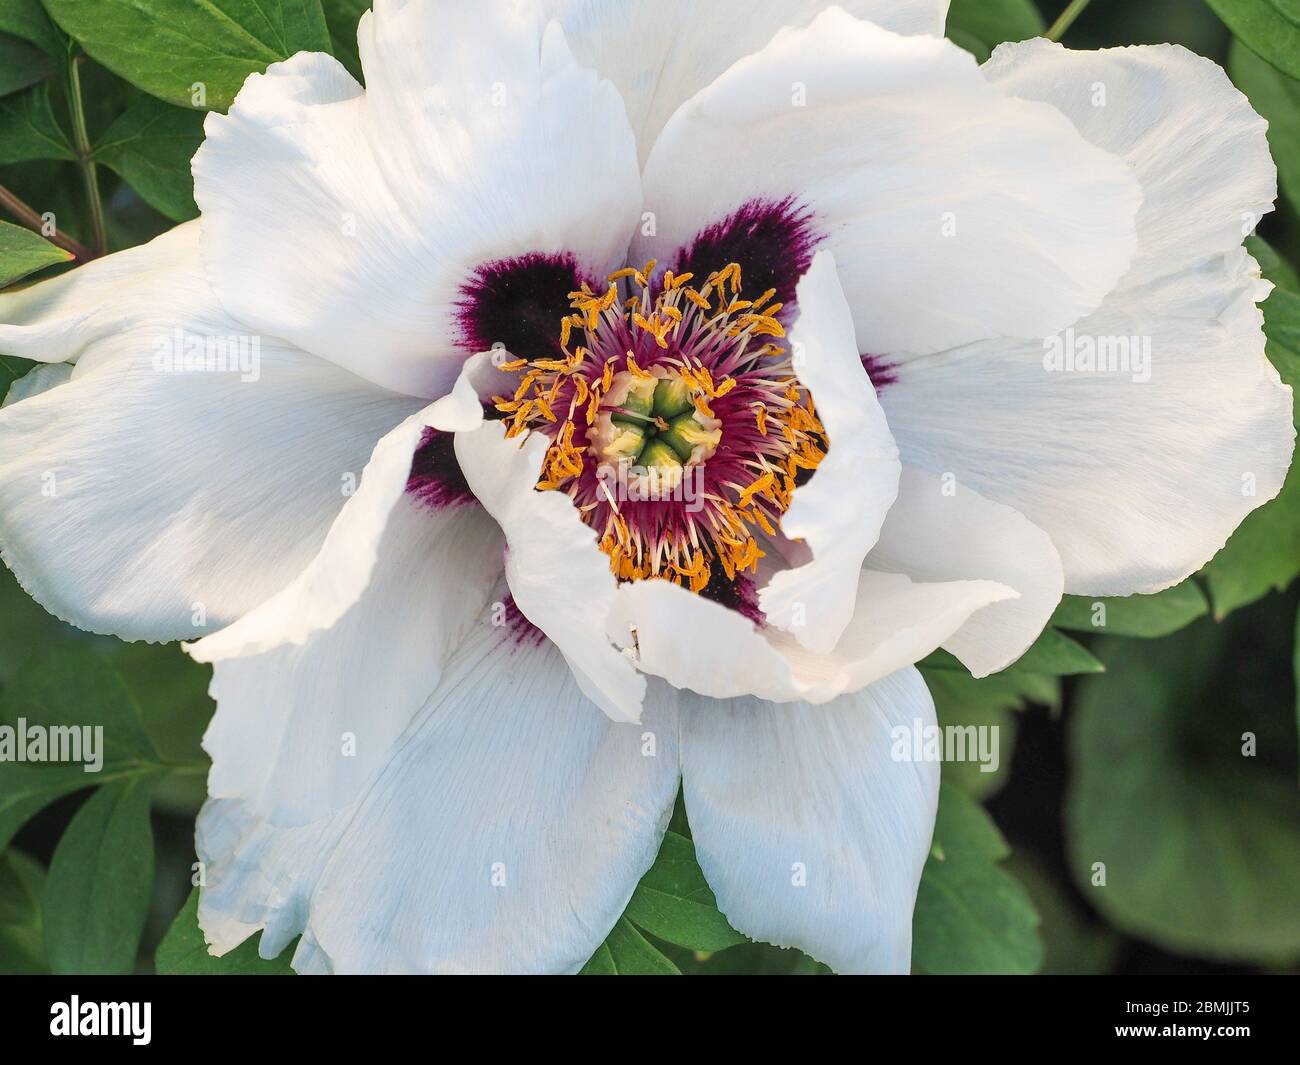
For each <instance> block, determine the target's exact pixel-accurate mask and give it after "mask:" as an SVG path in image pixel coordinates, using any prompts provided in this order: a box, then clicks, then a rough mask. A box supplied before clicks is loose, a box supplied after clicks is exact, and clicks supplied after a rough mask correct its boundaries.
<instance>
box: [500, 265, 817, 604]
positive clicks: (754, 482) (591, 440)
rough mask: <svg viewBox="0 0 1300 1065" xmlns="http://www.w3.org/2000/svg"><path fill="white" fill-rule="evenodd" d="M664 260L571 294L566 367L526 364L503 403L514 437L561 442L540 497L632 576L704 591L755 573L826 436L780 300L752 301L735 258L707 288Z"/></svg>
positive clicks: (563, 345) (545, 361)
mask: <svg viewBox="0 0 1300 1065" xmlns="http://www.w3.org/2000/svg"><path fill="white" fill-rule="evenodd" d="M654 270H655V264H654V263H653V262H652V263H648V264H646V266H645V267H644V268H643V269H641V270H635V269H627V270H620V271H617V272H616V273H614V274H611V275H610V277H609V279H608V287H607V288H606V289H605V290H604V291H601V292H596V291H593V290H592V289H591V288H590V286H588V285H585V284H584V285H582V286H581V288H580V289H578V290H576V291H574V292H571V293H570V294H569V300H570V311H569V313H567V314H566V315H565V316H564V317H563V318H562V319H561V320H560V327H559V348H560V350H561V351H562V352H563V355H564V357H563V358H532V359H523V358H521V359H518V360H516V361H514V362H512V363H508V364H506V366H505V367H504V368H505V369H507V370H509V371H513V372H516V373H518V374H519V375H520V382H519V386H518V388H517V389H516V390H515V392H514V394H513V395H511V396H501V397H498V399H497V408H498V410H500V411H501V412H502V413H503V414H505V415H506V417H507V420H508V422H509V426H510V428H509V430H508V431H509V433H510V434H511V435H516V434H519V433H522V432H525V431H526V430H528V429H540V430H542V431H544V432H546V433H547V434H548V435H549V436H550V437H551V439H552V444H551V447H550V448H549V450H548V451H547V455H546V461H545V464H544V468H543V470H542V471H541V476H540V479H539V481H538V485H537V487H538V488H539V489H541V490H548V489H558V490H562V491H565V492H567V493H568V494H569V496H570V497H571V498H572V499H573V500H574V502H575V504H576V505H577V506H578V508H579V510H580V512H581V513H582V515H583V519H584V520H585V521H586V522H587V523H588V524H589V525H591V526H592V527H593V528H595V529H596V531H597V533H598V535H599V537H600V546H601V548H602V550H604V551H605V552H606V553H607V554H608V555H609V556H610V565H611V568H612V569H613V571H614V573H615V574H616V575H617V576H618V577H619V578H620V579H621V580H639V579H645V578H648V577H663V578H666V579H669V580H673V581H675V582H677V583H679V584H686V585H688V586H689V587H690V588H691V590H692V591H697V592H698V591H702V590H703V589H704V588H705V587H706V586H708V585H709V582H710V580H711V579H712V578H713V575H714V572H715V567H721V570H722V572H723V573H724V574H725V576H726V579H727V580H735V579H736V578H737V575H738V574H740V573H743V572H746V571H748V572H751V573H752V572H754V570H755V569H756V567H757V564H758V560H759V559H760V558H762V557H763V551H762V549H761V548H760V546H759V541H758V536H759V535H761V534H767V535H772V534H774V533H775V531H776V527H777V525H778V523H779V522H780V519H781V515H782V514H784V513H785V511H786V509H787V508H788V507H789V505H790V498H791V494H792V493H793V491H794V489H795V486H796V484H797V483H798V479H799V477H800V474H801V472H804V471H809V470H812V469H814V468H816V466H817V464H818V463H819V462H820V461H821V459H822V458H823V457H824V456H825V453H826V448H827V446H828V445H827V440H826V435H825V431H824V430H823V428H822V426H821V423H820V421H819V420H818V418H817V415H816V411H815V409H814V406H813V402H812V397H811V396H810V395H809V394H808V393H807V392H806V391H804V390H803V389H802V388H801V387H800V385H799V382H798V379H797V378H796V376H795V374H794V368H793V366H792V363H791V360H790V356H789V354H788V352H787V351H786V349H785V348H784V347H782V346H781V345H780V344H779V343H778V341H780V340H782V339H783V338H784V336H785V330H784V328H783V327H782V325H781V322H780V320H779V319H778V317H777V314H778V312H779V311H780V309H781V306H780V304H779V303H775V302H773V297H774V295H775V290H769V291H766V292H764V293H762V294H761V295H759V296H758V298H756V299H753V300H750V299H746V298H744V297H743V296H742V295H741V284H742V274H741V268H740V266H739V265H738V264H736V263H731V264H729V265H727V266H725V267H723V268H722V269H721V270H718V271H716V272H715V273H713V274H710V275H709V276H708V277H707V278H705V279H704V281H703V283H702V284H698V285H697V284H693V283H692V282H693V281H695V278H694V276H693V275H691V274H678V275H674V274H673V272H672V271H668V272H667V273H665V274H664V276H663V278H662V280H660V281H658V282H657V283H656V282H655V281H654Z"/></svg>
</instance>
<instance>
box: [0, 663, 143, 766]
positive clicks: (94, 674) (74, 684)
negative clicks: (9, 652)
mask: <svg viewBox="0 0 1300 1065" xmlns="http://www.w3.org/2000/svg"><path fill="white" fill-rule="evenodd" d="M19 717H24V718H26V719H27V722H28V724H29V725H31V724H35V725H44V726H47V727H48V726H54V725H74V726H86V725H89V726H96V725H98V726H102V727H103V729H104V749H103V755H104V767H105V768H108V767H110V766H121V765H124V764H125V765H138V764H140V763H153V764H157V763H158V762H159V758H158V752H157V751H156V750H154V746H153V743H152V742H150V740H149V737H148V735H147V734H146V733H145V731H144V726H143V724H142V723H141V720H140V708H139V706H138V705H136V702H135V700H134V699H133V698H132V697H131V692H130V690H129V689H128V688H127V686H126V682H125V681H123V679H122V677H121V675H120V674H119V673H118V672H117V670H115V669H114V668H113V666H112V665H111V664H110V663H109V662H107V661H105V660H104V659H103V658H102V657H101V656H99V655H97V654H95V652H94V651H92V650H90V649H89V648H81V647H55V648H51V649H50V650H49V651H47V652H45V653H44V654H41V655H38V656H37V657H36V658H34V659H33V660H31V661H29V662H28V663H26V664H25V665H24V667H23V668H22V669H21V670H20V671H19V672H18V675H17V676H16V677H14V679H13V682H12V683H11V684H10V685H9V687H8V688H7V689H6V690H5V692H4V697H3V699H2V700H0V720H3V721H8V722H10V723H12V722H14V721H16V720H17V719H18V718H19Z"/></svg>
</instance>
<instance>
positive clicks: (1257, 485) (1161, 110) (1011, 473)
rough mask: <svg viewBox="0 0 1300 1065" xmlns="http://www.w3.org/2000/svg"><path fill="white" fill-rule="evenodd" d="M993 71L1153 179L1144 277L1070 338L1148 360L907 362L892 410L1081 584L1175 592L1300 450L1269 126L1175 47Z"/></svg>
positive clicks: (907, 450) (983, 350)
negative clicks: (1286, 366) (1275, 265)
mask: <svg viewBox="0 0 1300 1065" xmlns="http://www.w3.org/2000/svg"><path fill="white" fill-rule="evenodd" d="M986 70H987V73H988V75H989V77H990V79H991V80H992V81H993V82H994V83H995V84H997V85H998V86H999V87H1001V88H1003V89H1004V90H1006V91H1008V92H1013V93H1016V94H1017V95H1022V96H1026V97H1029V98H1032V99H1034V100H1043V101H1047V102H1049V103H1052V104H1054V105H1056V106H1058V107H1060V108H1061V110H1062V111H1064V112H1065V114H1066V115H1067V116H1068V117H1069V118H1070V119H1071V120H1072V121H1073V122H1074V123H1075V124H1076V125H1077V126H1078V128H1079V130H1080V132H1081V133H1082V134H1083V135H1084V136H1085V137H1086V138H1088V139H1089V140H1090V141H1092V142H1093V143H1096V144H1098V145H1099V146H1101V147H1103V148H1105V149H1107V150H1109V151H1113V152H1116V153H1117V154H1118V155H1120V156H1122V157H1123V158H1124V159H1125V161H1126V162H1127V163H1128V165H1129V166H1130V167H1131V168H1132V169H1133V171H1134V172H1135V173H1136V174H1137V175H1138V177H1139V178H1140V180H1141V182H1142V186H1143V191H1144V195H1145V198H1144V200H1143V205H1142V210H1141V212H1140V214H1139V216H1138V234H1139V244H1138V252H1137V255H1136V258H1135V260H1134V264H1133V267H1132V269H1131V270H1130V271H1129V273H1128V274H1127V276H1126V277H1125V278H1124V279H1123V281H1122V282H1121V284H1120V285H1119V287H1118V288H1117V290H1116V291H1115V292H1114V293H1113V294H1112V295H1111V296H1110V297H1108V298H1107V300H1106V302H1105V304H1104V305H1103V306H1102V307H1101V308H1100V309H1099V310H1098V311H1097V312H1096V313H1095V314H1093V315H1091V316H1089V317H1088V318H1087V319H1085V320H1084V321H1081V322H1079V323H1077V324H1076V325H1075V326H1074V328H1073V332H1072V333H1068V334H1065V335H1063V336H1062V337H1060V338H1059V341H1060V343H1061V345H1062V347H1063V348H1069V349H1070V350H1071V352H1073V351H1075V350H1086V345H1088V344H1093V345H1095V344H1096V343H1097V342H1099V341H1100V342H1104V343H1106V344H1108V345H1110V344H1116V345H1123V346H1124V347H1126V348H1128V349H1129V351H1123V349H1122V348H1120V347H1116V348H1114V349H1113V350H1114V351H1115V366H1116V370H1117V372H1096V371H1079V370H1076V371H1074V372H1049V371H1048V370H1047V369H1046V368H1045V365H1046V364H1045V358H1047V357H1048V356H1050V355H1053V354H1055V353H1054V352H1053V351H1051V350H1050V349H1049V348H1048V346H1047V344H1045V343H1043V342H1037V343H1024V344H1017V343H1014V342H1010V341H1002V342H991V343H986V344H978V345H973V346H970V347H966V348H962V349H959V350H956V351H952V352H948V353H945V354H943V355H939V356H936V357H934V358H932V359H924V360H919V361H916V362H904V363H903V364H902V365H900V366H898V367H897V368H896V375H897V381H896V383H895V384H892V385H890V386H889V387H888V388H887V389H885V390H884V392H883V393H882V395H881V402H882V404H883V405H884V407H885V410H886V413H887V414H888V415H889V420H890V426H891V428H892V429H893V430H894V435H895V437H896V438H897V439H898V442H899V447H900V449H901V450H902V452H903V460H904V462H905V463H908V464H913V465H917V466H921V467H924V468H926V469H929V470H931V471H934V472H936V473H939V472H952V473H954V474H955V475H956V477H957V479H958V481H959V483H961V484H962V485H965V486H969V487H971V488H973V489H975V490H976V491H978V492H980V493H982V494H984V495H986V496H988V497H989V498H991V499H994V500H997V501H999V502H1002V503H1006V504H1008V505H1010V506H1012V507H1014V508H1015V509H1016V510H1018V511H1020V512H1021V513H1023V514H1024V515H1026V516H1027V517H1028V518H1029V519H1030V520H1031V521H1032V522H1034V524H1036V525H1038V526H1040V527H1042V528H1043V529H1045V530H1046V531H1047V532H1048V534H1049V535H1050V536H1051V537H1052V540H1053V541H1054V543H1055V544H1056V547H1057V549H1058V550H1059V552H1060V554H1061V558H1062V560H1063V563H1064V566H1065V587H1066V591H1069V592H1077V593H1083V594H1088V595H1127V594H1130V593H1134V592H1153V591H1157V590H1159V589H1160V588H1163V587H1167V586H1169V585H1171V584H1174V583H1176V582H1178V581H1179V580H1182V579H1183V578H1184V577H1186V576H1187V575H1188V574H1190V573H1193V572H1195V570H1197V569H1198V568H1199V567H1200V566H1201V565H1202V564H1203V563H1204V562H1205V561H1206V560H1207V559H1209V558H1210V557H1211V556H1212V555H1213V554H1214V553H1215V552H1216V551H1217V550H1218V549H1219V548H1220V547H1221V546H1222V545H1223V543H1224V542H1225V541H1226V539H1227V538H1228V536H1229V534H1230V533H1231V532H1232V531H1233V529H1234V528H1236V526H1237V525H1238V524H1239V523H1240V522H1241V520H1242V519H1243V518H1244V517H1245V516H1246V514H1248V513H1249V512H1250V511H1251V510H1253V509H1254V508H1255V507H1257V506H1259V505H1260V504H1262V503H1264V502H1265V501H1267V500H1268V499H1271V498H1272V497H1273V496H1274V495H1276V494H1277V492H1278V491H1279V489H1280V487H1281V484H1282V481H1283V478H1284V477H1285V474H1286V469H1287V466H1288V463H1289V460H1290V456H1291V452H1292V447H1293V441H1294V437H1295V431H1294V427H1293V425H1292V421H1291V394H1290V390H1289V389H1288V388H1286V387H1284V386H1283V385H1282V384H1281V383H1280V381H1279V378H1278V375H1277V373H1276V371H1275V370H1274V369H1273V368H1272V366H1271V365H1270V364H1269V363H1268V361H1267V359H1266V358H1265V355H1264V336H1263V332H1262V328H1261V322H1262V319H1261V315H1260V312H1259V309H1258V308H1257V307H1256V305H1255V304H1256V302H1257V301H1259V300H1261V299H1263V298H1264V296H1265V295H1266V294H1267V292H1268V291H1269V286H1268V285H1267V284H1266V283H1263V282H1261V281H1260V280H1259V276H1258V267H1257V266H1256V264H1255V262H1254V261H1253V260H1252V259H1251V258H1250V257H1249V256H1248V255H1246V254H1245V252H1244V251H1243V250H1242V249H1241V247H1240V244H1241V239H1242V234H1243V232H1244V231H1245V229H1246V228H1248V227H1249V226H1250V225H1251V224H1253V222H1254V221H1255V220H1257V219H1258V218H1259V217H1260V216H1261V215H1262V214H1263V213H1264V212H1265V211H1267V210H1269V209H1270V207H1271V204H1272V200H1273V198H1274V196H1275V195H1276V176H1275V170H1274V166H1273V163H1272V160H1271V159H1270V158H1269V154H1268V145H1267V143H1266V141H1265V136H1264V130H1265V122H1264V120H1263V119H1261V118H1260V117H1259V116H1258V115H1256V114H1255V113H1254V111H1252V110H1251V108H1250V105H1249V103H1248V102H1247V101H1246V98H1245V97H1244V96H1242V95H1241V94H1240V93H1239V92H1237V90H1236V89H1234V88H1233V87H1232V85H1231V83H1230V82H1229V81H1228V78H1227V76H1226V75H1225V74H1224V73H1223V71H1222V70H1220V69H1219V68H1218V67H1217V66H1215V65H1214V64H1213V63H1211V62H1209V61H1208V60H1206V59H1202V58H1200V57H1199V56H1195V55H1193V54H1192V53H1191V52H1188V51H1186V50H1185V49H1182V48H1178V47H1176V46H1172V45H1160V46H1151V47H1141V48H1122V49H1111V50H1105V51H1100V52H1070V51H1066V50H1064V49H1061V48H1059V47H1057V46H1055V45H1051V44H1049V43H1047V42H1043V41H1039V42H1029V43H1027V44H1023V45H1007V46H1003V47H1002V48H1000V49H999V50H998V52H997V54H996V56H995V58H994V59H993V60H991V61H990V63H989V64H988V66H987V68H986ZM1099 92H1104V97H1101V96H1098V93H1099ZM1096 101H1102V102H1101V103H1098V104H1096V105H1095V102H1096ZM1048 343H1055V342H1054V341H1051V340H1049V342H1048ZM1076 345H1077V346H1078V348H1077V349H1076ZM1134 351H1135V352H1136V353H1137V354H1138V355H1139V356H1143V357H1144V363H1145V364H1144V365H1143V364H1141V363H1135V362H1133V361H1132V354H1131V353H1130V352H1134ZM1121 356H1125V357H1127V359H1128V361H1127V362H1125V361H1122V358H1121ZM1148 356H1149V357H1148ZM1106 361H1107V362H1108V363H1109V358H1107V360H1106ZM1148 376H1149V379H1148Z"/></svg>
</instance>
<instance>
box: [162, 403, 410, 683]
mask: <svg viewBox="0 0 1300 1065" xmlns="http://www.w3.org/2000/svg"><path fill="white" fill-rule="evenodd" d="M433 406H434V405H433V404H430V406H428V407H426V408H425V409H424V410H422V411H421V412H420V413H418V414H413V415H411V417H409V418H407V419H406V420H405V421H404V422H402V424H401V425H399V426H398V427H397V428H396V429H394V430H392V432H390V433H388V434H386V435H385V436H384V437H383V439H381V440H380V441H379V443H377V444H376V445H375V449H374V451H373V452H372V454H371V456H370V461H369V462H367V463H366V467H365V469H364V470H363V471H362V472H361V483H360V486H359V487H358V488H357V490H356V492H354V493H353V494H352V495H351V496H350V497H349V498H348V500H347V502H346V503H345V504H344V505H343V509H342V510H341V511H340V512H339V515H338V517H337V518H336V519H335V520H334V524H333V525H331V526H330V530H329V533H328V534H327V535H326V537H325V542H324V543H323V544H321V547H320V550H319V551H318V552H317V553H316V557H315V558H313V559H312V560H311V561H310V562H309V563H308V564H307V565H306V566H304V567H303V570H302V572H301V573H299V574H298V576H297V577H295V578H294V579H293V581H292V582H291V583H290V584H288V585H286V586H285V587H284V588H283V589H282V590H281V591H279V592H277V593H276V594H275V595H274V596H272V597H271V598H270V599H267V600H266V601H265V602H263V603H261V604H259V605H258V606H257V608H256V609H254V610H251V611H249V612H248V613H247V614H245V615H244V616H243V617H241V618H240V619H239V620H238V621H236V622H235V623H234V624H232V625H229V626H227V627H226V628H224V629H222V630H221V631H220V632H214V633H213V634H212V635H211V636H205V637H204V638H203V639H202V640H200V641H198V642H197V643H195V644H192V645H191V646H189V647H187V648H186V650H188V651H189V653H190V655H191V657H193V658H194V660H195V661H196V662H216V661H219V660H221V659H224V658H238V657H242V656H245V655H256V654H262V653H263V652H265V651H269V650H272V649H274V648H276V647H282V646H284V645H286V644H297V645H301V644H302V643H304V642H305V641H306V640H307V638H308V637H309V636H311V634H312V633H315V632H319V631H321V630H322V629H328V628H330V627H331V626H332V625H334V624H335V623H336V622H337V621H338V620H339V618H341V617H342V616H343V615H344V614H345V613H346V612H347V611H348V609H349V608H350V607H351V606H352V605H353V604H354V603H356V601H357V600H358V599H359V598H361V595H362V593H364V592H365V590H366V587H367V585H368V584H369V583H370V578H371V574H372V573H373V571H374V568H375V565H376V562H377V561H378V559H379V555H380V549H381V540H382V538H383V536H384V531H385V527H386V525H387V523H388V519H389V515H390V514H391V513H392V511H393V508H394V507H395V506H396V505H397V503H398V501H399V500H401V499H402V498H403V495H404V493H405V492H406V487H407V481H408V478H409V477H410V473H411V459H412V457H413V456H414V455H415V452H416V449H417V448H418V447H419V446H420V441H421V439H422V438H423V435H424V432H425V429H426V428H427V427H428V426H430V425H431V424H432V422H433V417H432V415H433Z"/></svg>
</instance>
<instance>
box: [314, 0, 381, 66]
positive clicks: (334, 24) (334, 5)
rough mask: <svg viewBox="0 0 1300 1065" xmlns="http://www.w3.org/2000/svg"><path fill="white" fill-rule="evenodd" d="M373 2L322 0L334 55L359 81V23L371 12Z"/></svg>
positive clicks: (370, 0) (369, 0)
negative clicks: (362, 17)
mask: <svg viewBox="0 0 1300 1065" xmlns="http://www.w3.org/2000/svg"><path fill="white" fill-rule="evenodd" d="M371 2H372V0H321V5H322V6H323V7H324V8H325V24H326V25H327V26H328V27H329V31H330V42H331V43H332V44H333V45H334V54H335V55H336V56H338V59H339V62H340V63H342V64H343V65H344V66H345V67H347V68H348V70H349V71H350V72H351V74H352V76H353V77H354V78H356V79H357V80H358V81H360V80H361V57H360V56H359V55H358V54H357V23H358V22H359V21H361V16H362V15H364V14H365V13H366V12H367V11H369V10H370V5H371Z"/></svg>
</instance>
